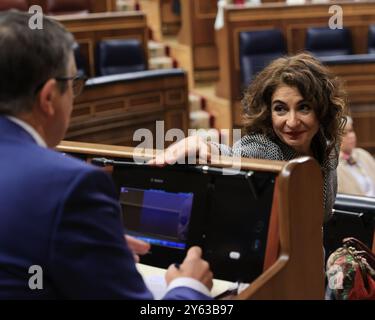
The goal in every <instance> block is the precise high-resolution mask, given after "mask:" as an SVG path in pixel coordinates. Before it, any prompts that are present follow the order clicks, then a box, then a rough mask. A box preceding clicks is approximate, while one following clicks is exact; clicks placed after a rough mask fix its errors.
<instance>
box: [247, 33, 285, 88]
mask: <svg viewBox="0 0 375 320" xmlns="http://www.w3.org/2000/svg"><path fill="white" fill-rule="evenodd" d="M285 54H287V49H286V43H285V39H284V36H283V34H282V32H281V31H280V30H278V29H270V30H260V31H246V32H241V33H240V66H241V78H242V79H241V80H242V85H243V88H245V87H247V86H248V85H249V84H250V82H251V81H252V79H253V78H254V76H255V75H256V74H257V73H258V72H260V71H262V70H263V69H264V67H266V66H267V65H268V64H269V63H270V62H271V61H272V60H274V59H277V58H279V57H281V56H283V55H285Z"/></svg>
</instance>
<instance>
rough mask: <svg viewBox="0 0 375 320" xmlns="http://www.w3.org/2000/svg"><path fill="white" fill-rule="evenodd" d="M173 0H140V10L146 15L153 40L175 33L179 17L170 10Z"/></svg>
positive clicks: (179, 25) (178, 24)
mask: <svg viewBox="0 0 375 320" xmlns="http://www.w3.org/2000/svg"><path fill="white" fill-rule="evenodd" d="M172 2H173V0H140V4H141V11H142V12H144V13H145V14H146V16H147V21H148V26H149V28H150V29H151V30H152V33H153V40H155V41H162V40H163V36H170V35H177V34H178V32H179V30H180V28H181V17H180V16H179V15H176V14H175V13H174V12H173V11H172Z"/></svg>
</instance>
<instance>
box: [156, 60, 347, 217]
mask: <svg viewBox="0 0 375 320" xmlns="http://www.w3.org/2000/svg"><path fill="white" fill-rule="evenodd" d="M242 103H243V105H244V118H243V120H244V122H243V123H244V129H245V131H246V135H245V136H244V137H243V138H242V139H241V140H240V141H238V142H237V143H235V144H234V145H233V147H232V148H230V147H228V146H226V145H220V144H215V143H210V144H208V143H207V142H205V141H204V140H203V139H199V138H197V137H189V138H187V139H190V140H196V143H191V142H190V143H189V142H188V143H187V141H186V139H185V140H183V141H180V142H178V143H176V144H175V145H172V146H171V147H170V148H168V149H167V151H166V153H165V155H166V156H167V157H168V154H169V155H171V154H172V155H173V157H174V158H176V159H177V158H181V157H182V156H186V155H192V154H194V153H195V152H196V151H197V150H198V151H199V153H200V154H204V155H205V157H207V158H210V155H211V153H214V151H215V149H217V148H218V149H220V152H221V154H224V155H228V156H242V157H248V158H257V159H269V160H286V161H287V160H291V159H294V158H297V157H300V156H304V155H308V156H311V157H314V158H315V159H316V160H317V161H318V163H319V164H320V166H321V168H322V173H323V178H324V205H325V218H328V216H329V215H330V213H331V211H332V207H333V204H334V200H335V196H336V190H337V175H336V167H337V164H338V155H339V143H340V136H341V131H342V128H343V126H344V124H345V120H344V119H345V118H344V115H345V109H346V99H345V94H344V92H343V90H342V89H341V85H340V82H339V81H338V80H337V78H335V77H334V76H333V75H332V74H331V73H330V72H329V70H328V69H327V68H326V67H324V66H323V65H322V64H321V62H320V61H319V60H317V59H316V58H314V57H313V56H311V55H309V54H307V53H301V54H298V55H295V56H290V57H282V58H279V59H276V60H274V61H273V62H272V63H271V64H270V65H268V66H267V67H266V68H265V69H264V70H263V71H261V72H260V73H259V74H258V75H257V76H256V78H255V79H254V80H253V81H252V82H251V84H250V86H249V88H248V89H247V91H246V92H245V96H244V98H243V100H242ZM186 146H188V148H186ZM164 161H165V160H164ZM155 162H157V159H156V160H155ZM169 162H170V160H169Z"/></svg>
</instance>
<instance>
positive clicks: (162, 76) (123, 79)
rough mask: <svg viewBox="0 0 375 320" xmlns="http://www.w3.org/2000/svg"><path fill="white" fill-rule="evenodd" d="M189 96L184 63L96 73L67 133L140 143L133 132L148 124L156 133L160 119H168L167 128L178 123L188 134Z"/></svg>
mask: <svg viewBox="0 0 375 320" xmlns="http://www.w3.org/2000/svg"><path fill="white" fill-rule="evenodd" d="M187 97H188V90H187V79H186V74H185V72H183V71H182V70H179V69H171V70H149V71H142V72H134V73H128V74H122V75H114V76H105V77H98V78H92V79H90V80H89V81H88V83H87V85H86V87H85V89H84V91H83V93H82V95H80V96H79V97H77V99H76V101H75V104H74V108H73V112H72V119H71V123H70V127H69V129H68V132H67V134H66V139H69V140H73V141H82V142H95V143H105V144H113V145H128V146H136V145H138V144H140V143H141V142H140V141H134V139H133V135H134V132H135V131H136V130H137V129H141V128H144V129H148V130H150V131H151V132H152V134H153V137H154V138H155V137H156V121H164V130H163V133H164V131H168V130H169V129H172V128H179V129H181V130H182V131H183V132H184V134H185V135H187V130H188V110H189V109H188V108H189V105H188V98H187ZM154 145H155V141H154Z"/></svg>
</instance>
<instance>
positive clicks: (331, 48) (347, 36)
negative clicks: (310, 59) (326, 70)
mask: <svg viewBox="0 0 375 320" xmlns="http://www.w3.org/2000/svg"><path fill="white" fill-rule="evenodd" d="M305 49H306V50H307V51H309V52H310V53H312V54H313V55H315V56H317V57H323V56H336V55H343V54H352V51H353V50H352V37H351V33H350V30H349V29H346V28H343V29H330V28H326V27H323V28H320V27H319V28H308V29H307V31H306V45H305Z"/></svg>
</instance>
